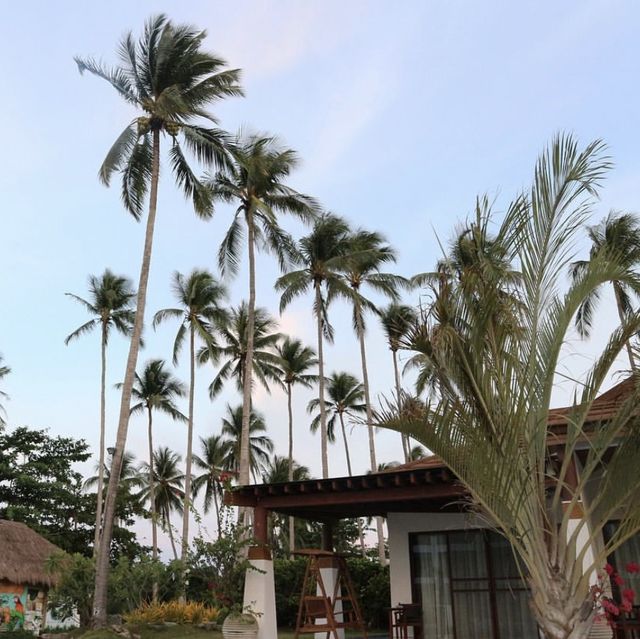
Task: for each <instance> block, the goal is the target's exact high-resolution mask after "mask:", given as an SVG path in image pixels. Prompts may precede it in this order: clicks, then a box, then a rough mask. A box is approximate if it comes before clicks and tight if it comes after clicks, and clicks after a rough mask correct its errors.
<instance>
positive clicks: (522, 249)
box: [383, 135, 640, 639]
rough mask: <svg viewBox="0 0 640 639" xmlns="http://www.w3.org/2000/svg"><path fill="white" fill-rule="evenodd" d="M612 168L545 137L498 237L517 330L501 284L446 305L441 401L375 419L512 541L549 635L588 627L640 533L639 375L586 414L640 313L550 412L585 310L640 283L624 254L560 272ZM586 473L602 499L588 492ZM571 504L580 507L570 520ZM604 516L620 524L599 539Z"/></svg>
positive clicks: (597, 152) (596, 146)
mask: <svg viewBox="0 0 640 639" xmlns="http://www.w3.org/2000/svg"><path fill="white" fill-rule="evenodd" d="M610 166H611V163H610V161H609V159H608V157H607V156H606V155H605V148H604V145H603V144H602V143H601V142H600V141H595V142H593V143H591V144H589V145H587V146H586V147H584V148H582V149H581V148H580V147H579V145H578V143H577V142H576V141H575V139H574V138H573V137H572V136H570V135H559V136H557V137H556V138H555V139H554V140H553V142H552V144H551V145H550V146H549V148H548V149H546V150H545V152H544V153H543V154H542V155H541V157H540V158H539V160H538V162H537V165H536V168H535V173H534V180H533V185H532V187H531V189H530V190H529V191H528V192H527V193H526V194H525V195H523V196H521V197H519V198H518V199H517V200H516V201H515V202H514V203H513V204H512V205H511V206H510V207H509V209H508V210H507V213H506V216H505V219H504V222H503V223H502V224H501V226H500V228H499V229H498V234H497V236H498V237H499V239H500V241H501V242H502V243H503V245H504V246H507V247H509V253H510V259H511V260H513V262H514V263H517V264H519V265H520V268H521V269H522V278H521V279H522V285H521V298H520V299H521V304H522V307H523V308H522V310H521V314H520V320H521V327H522V328H521V330H519V331H516V332H514V331H512V330H511V327H509V326H507V325H502V324H500V323H499V322H498V323H496V322H495V318H496V316H499V313H500V312H501V311H500V305H501V303H502V300H501V297H500V295H499V294H498V290H499V283H500V280H499V279H496V280H494V291H493V293H492V292H491V290H490V289H489V288H487V291H486V292H487V293H489V294H488V295H487V296H486V297H485V299H484V300H483V301H484V304H483V305H476V304H474V303H471V302H472V300H471V298H467V297H464V296H461V297H460V298H459V304H458V305H456V306H454V307H451V311H452V317H451V319H450V321H449V325H448V339H447V340H439V341H438V342H436V343H433V344H432V348H433V349H434V351H435V353H436V357H437V358H439V359H440V360H445V359H446V362H447V366H446V367H445V366H443V367H438V368H437V369H435V370H436V375H437V376H438V381H439V388H440V389H442V390H441V394H440V397H439V399H438V401H434V402H432V404H431V405H430V406H429V409H428V411H423V412H422V415H420V414H417V413H416V414H414V415H408V414H405V415H401V416H400V417H399V418H398V417H393V416H390V417H391V419H390V420H389V421H386V420H383V422H385V423H387V425H392V426H395V427H396V428H399V429H401V430H403V431H404V432H407V433H408V434H410V435H411V436H412V437H414V438H416V439H417V440H418V441H420V442H421V443H422V444H424V446H426V447H427V448H429V449H430V450H432V451H433V452H434V453H435V454H437V455H438V456H440V457H441V458H442V459H443V461H444V462H445V463H446V464H447V465H448V466H449V467H450V468H451V470H452V471H453V473H454V474H455V476H456V477H457V480H458V481H459V482H460V483H461V485H463V486H464V487H465V489H466V490H467V491H468V494H469V495H470V497H471V499H472V501H473V502H474V503H475V505H476V506H477V507H478V508H479V509H480V510H481V511H482V514H483V517H485V518H486V520H487V521H490V522H492V524H493V525H494V527H495V529H496V530H497V531H498V532H499V533H500V534H502V535H503V536H504V537H505V538H506V539H507V540H508V541H509V543H510V544H511V546H512V548H513V549H514V552H515V554H516V555H517V558H518V560H519V562H520V565H521V566H522V568H523V571H524V572H525V573H526V575H527V581H528V584H529V586H530V588H531V609H532V610H533V612H534V615H535V617H536V620H537V622H538V626H539V627H540V630H541V633H542V634H543V635H544V637H546V638H547V639H584V638H586V637H587V636H588V635H589V632H590V629H591V626H592V623H593V621H594V617H595V615H596V614H597V612H598V610H597V609H596V608H595V607H594V605H593V592H592V588H591V585H590V580H591V577H592V576H593V575H594V574H595V573H597V572H598V571H599V570H601V568H602V566H603V565H604V564H605V563H606V561H607V557H608V556H610V555H611V554H613V553H614V552H615V550H616V549H617V548H619V547H620V545H622V544H623V543H624V542H625V541H627V540H628V539H629V538H631V537H633V536H634V535H637V534H638V532H640V499H638V497H639V496H640V495H639V493H638V482H637V478H636V477H635V475H634V473H632V472H629V469H631V468H637V467H638V465H640V448H639V447H638V443H637V442H638V439H637V438H638V430H637V426H638V418H637V406H638V402H639V401H640V383H639V380H638V378H637V375H634V376H632V381H631V393H630V396H629V398H628V400H627V401H625V402H623V403H622V404H621V405H620V406H619V407H618V408H617V410H616V412H615V414H614V415H613V416H612V419H611V420H609V421H605V422H601V423H598V424H597V428H596V429H595V430H594V426H593V424H589V423H588V421H587V419H588V415H589V413H590V410H591V407H592V404H593V402H594V400H595V398H596V397H597V396H598V395H599V394H600V393H601V391H602V386H603V384H606V383H607V381H608V380H609V379H610V375H611V373H612V369H613V367H615V365H616V364H615V362H616V359H617V357H618V356H619V355H620V353H622V352H623V351H624V350H625V348H626V342H627V340H628V339H629V337H630V336H633V335H634V334H635V333H637V332H638V330H639V329H640V314H639V313H632V314H630V315H629V317H628V318H626V321H625V322H623V323H622V325H621V326H619V327H617V328H616V329H615V330H614V331H613V332H612V333H611V335H610V336H609V339H608V340H607V344H606V345H605V347H604V348H603V350H602V352H601V353H599V354H598V356H597V357H596V358H595V361H594V364H593V366H592V367H591V368H590V370H589V371H587V373H586V374H585V375H584V377H583V378H582V379H581V380H579V382H580V383H579V385H578V387H577V388H576V393H575V401H574V406H573V407H572V409H571V410H570V412H569V413H568V415H567V436H566V437H565V438H560V439H558V438H557V430H555V429H554V428H553V427H550V426H549V420H548V415H549V409H550V402H551V397H552V394H553V390H554V387H555V385H556V382H557V371H558V368H559V362H560V358H561V357H562V353H563V345H564V344H565V343H566V341H567V339H568V338H569V335H570V330H571V325H572V323H573V319H574V317H575V315H576V313H577V312H578V310H579V308H580V307H581V305H582V304H583V303H584V301H585V299H588V298H589V296H591V295H592V294H593V291H594V290H596V289H598V287H600V286H602V285H603V284H606V283H611V282H614V281H621V282H624V283H625V284H626V285H629V286H631V287H635V286H637V284H638V279H639V278H638V276H637V275H636V274H635V273H632V272H630V271H629V269H628V264H627V263H625V260H624V259H621V258H622V257H623V256H620V255H619V254H611V253H606V252H605V253H601V254H599V255H596V256H594V257H593V258H592V259H591V260H589V263H588V265H586V266H585V268H584V269H583V271H582V273H581V275H580V276H579V277H578V278H577V279H575V280H574V281H573V282H571V283H570V285H569V286H568V288H567V287H565V283H564V281H563V279H562V276H563V274H564V273H566V271H567V269H568V268H569V266H570V260H571V257H572V255H573V253H574V250H575V248H576V245H577V242H578V241H579V239H580V238H579V237H578V233H579V231H580V229H581V228H582V225H583V224H584V223H585V221H586V218H587V216H588V215H589V213H590V211H591V208H592V206H593V202H594V200H595V198H596V196H597V195H598V191H599V187H600V184H601V182H602V180H603V178H604V176H605V175H606V172H607V170H608V169H609V168H610ZM488 338H489V339H488ZM585 442H586V444H585ZM550 448H551V449H552V450H551V451H550V450H549V449H550ZM550 452H553V454H550ZM605 457H606V473H604V475H603V474H602V467H603V466H602V463H603V459H605ZM550 471H551V472H550ZM594 481H596V482H597V485H598V490H597V494H594V495H592V496H591V498H590V499H589V500H588V501H587V500H584V493H585V489H586V487H587V486H592V485H593V482H594ZM591 492H593V491H589V494H590V495H591ZM576 510H584V513H585V514H584V516H583V517H582V518H580V519H574V517H575V512H576ZM612 518H616V519H618V518H619V526H618V528H617V530H616V532H615V533H614V534H613V535H612V536H611V537H610V538H608V539H604V540H603V539H602V534H601V531H602V529H603V528H604V526H605V525H606V523H607V521H609V520H610V519H612Z"/></svg>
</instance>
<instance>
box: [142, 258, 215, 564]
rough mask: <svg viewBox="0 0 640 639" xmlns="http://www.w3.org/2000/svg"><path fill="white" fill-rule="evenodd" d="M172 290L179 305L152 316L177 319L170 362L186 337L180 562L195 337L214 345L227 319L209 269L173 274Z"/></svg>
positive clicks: (185, 540) (187, 501)
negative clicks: (186, 405) (217, 328)
mask: <svg viewBox="0 0 640 639" xmlns="http://www.w3.org/2000/svg"><path fill="white" fill-rule="evenodd" d="M173 292H174V294H175V296H176V298H177V300H178V302H179V304H180V306H181V307H180V308H165V309H163V310H161V311H158V312H157V313H156V314H155V315H154V317H153V326H154V327H156V326H158V325H159V324H161V323H162V322H164V321H166V320H168V319H178V320H180V327H179V328H178V332H177V333H176V338H175V341H174V344H173V363H174V364H177V363H178V357H179V355H180V351H181V349H182V346H183V344H184V340H185V337H187V338H188V340H189V409H188V413H187V455H186V470H185V477H184V508H183V513H182V549H181V555H180V559H181V561H182V562H183V563H184V562H185V560H186V557H187V550H188V548H189V517H190V515H191V499H192V490H191V465H192V462H193V399H194V393H195V384H196V337H197V339H198V341H200V342H203V343H204V344H203V347H204V348H205V349H207V350H213V349H214V347H215V337H214V330H215V326H216V325H219V324H223V323H224V322H225V321H226V319H227V311H226V309H224V308H223V307H222V302H223V301H224V299H225V298H226V296H227V290H226V288H225V287H224V286H223V285H222V284H221V283H220V282H218V281H217V280H216V279H215V278H214V277H213V275H211V273H209V272H208V271H204V270H198V269H194V270H193V271H192V272H191V273H190V274H189V275H188V276H187V277H185V276H184V275H182V273H177V272H176V273H174V275H173Z"/></svg>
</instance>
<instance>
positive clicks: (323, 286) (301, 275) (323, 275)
mask: <svg viewBox="0 0 640 639" xmlns="http://www.w3.org/2000/svg"><path fill="white" fill-rule="evenodd" d="M349 250H350V241H349V225H348V224H347V222H346V221H345V220H343V219H342V218H340V217H338V216H336V215H332V214H331V213H325V214H324V215H322V216H321V217H320V218H319V219H318V220H317V221H316V222H315V224H314V226H313V230H312V231H311V233H310V234H309V235H307V236H306V237H303V238H302V239H301V240H300V242H299V247H298V252H299V257H298V259H297V262H298V265H299V266H301V267H302V268H300V269H298V270H295V271H291V272H289V273H287V274H285V275H283V276H282V277H280V278H279V279H278V280H277V281H276V290H277V291H281V292H282V296H281V298H280V312H281V313H282V312H283V311H284V309H285V308H286V307H287V306H288V305H289V304H290V303H291V302H292V301H293V300H294V299H295V298H296V297H299V296H300V295H302V294H304V293H306V292H307V291H309V290H312V291H313V295H314V301H313V313H314V315H315V317H316V325H317V339H318V385H319V395H318V401H319V403H318V406H319V409H320V445H321V449H322V451H321V453H322V477H323V478H324V479H326V478H327V477H328V476H329V457H328V447H327V442H328V433H327V417H326V409H325V378H324V350H323V340H324V339H327V340H329V341H332V340H333V329H332V327H331V325H330V324H329V321H328V314H327V312H328V302H329V301H330V300H331V299H332V298H333V297H336V296H340V295H341V296H345V297H349V296H350V295H351V291H350V289H349V287H348V285H347V284H346V283H345V282H344V281H343V279H342V277H341V276H340V269H341V268H343V267H344V266H345V256H346V255H347V254H348V251H349Z"/></svg>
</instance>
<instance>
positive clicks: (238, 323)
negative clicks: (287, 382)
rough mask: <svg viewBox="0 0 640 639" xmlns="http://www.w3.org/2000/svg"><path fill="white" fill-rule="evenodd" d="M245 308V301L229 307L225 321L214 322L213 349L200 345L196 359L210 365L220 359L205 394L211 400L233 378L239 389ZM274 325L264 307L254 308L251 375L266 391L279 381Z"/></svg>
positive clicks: (244, 344)
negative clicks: (215, 339)
mask: <svg viewBox="0 0 640 639" xmlns="http://www.w3.org/2000/svg"><path fill="white" fill-rule="evenodd" d="M248 323H249V310H248V306H247V303H246V302H242V303H241V304H240V306H238V307H237V308H233V309H231V312H230V314H229V318H228V321H225V322H219V323H218V325H217V335H218V343H217V345H216V346H215V347H214V348H202V349H200V352H199V354H198V361H199V362H200V363H205V362H208V361H213V363H214V364H217V363H219V362H220V361H223V364H222V366H220V369H219V371H218V373H217V374H216V376H215V377H214V379H213V381H212V382H211V384H210V385H209V397H210V398H211V399H214V398H215V397H217V396H218V394H219V393H220V392H221V391H222V388H223V386H224V383H225V382H226V381H228V380H229V379H232V378H233V379H235V382H236V387H237V388H238V390H239V391H240V392H242V391H243V388H244V380H245V363H246V362H247V361H248V360H247V359H246V355H247V352H248V341H249V340H248V335H249V333H248ZM277 328H278V324H277V322H276V320H275V319H273V317H271V315H269V313H268V312H267V310H266V309H264V308H256V309H255V313H254V323H253V355H252V357H251V361H252V362H253V367H252V377H254V378H255V379H257V380H258V381H259V382H260V384H261V385H262V386H263V388H264V389H265V390H266V391H267V392H268V391H269V385H270V384H272V383H275V384H280V369H279V368H278V355H277V353H276V352H275V347H276V345H277V343H278V341H279V340H280V338H281V337H282V336H281V334H280V333H279V332H278V331H277Z"/></svg>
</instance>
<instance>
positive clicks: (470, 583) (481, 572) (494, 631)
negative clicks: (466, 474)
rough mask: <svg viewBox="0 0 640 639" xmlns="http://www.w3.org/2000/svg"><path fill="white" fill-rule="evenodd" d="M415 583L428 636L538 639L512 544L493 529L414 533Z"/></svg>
mask: <svg viewBox="0 0 640 639" xmlns="http://www.w3.org/2000/svg"><path fill="white" fill-rule="evenodd" d="M410 547H411V566H412V587H413V592H414V598H415V601H417V602H420V603H421V605H422V611H423V624H424V637H438V639H537V637H538V631H537V627H536V623H535V621H534V619H533V615H532V614H531V612H530V610H529V593H528V590H527V588H526V585H525V584H524V583H523V582H522V580H521V579H520V577H519V575H518V569H517V566H516V563H515V559H514V557H513V553H512V551H511V548H510V546H509V544H508V542H507V541H506V540H505V539H504V538H503V537H501V536H500V535H498V534H496V533H494V532H492V531H483V530H468V531H455V532H442V533H417V534H414V535H411V538H410Z"/></svg>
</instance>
